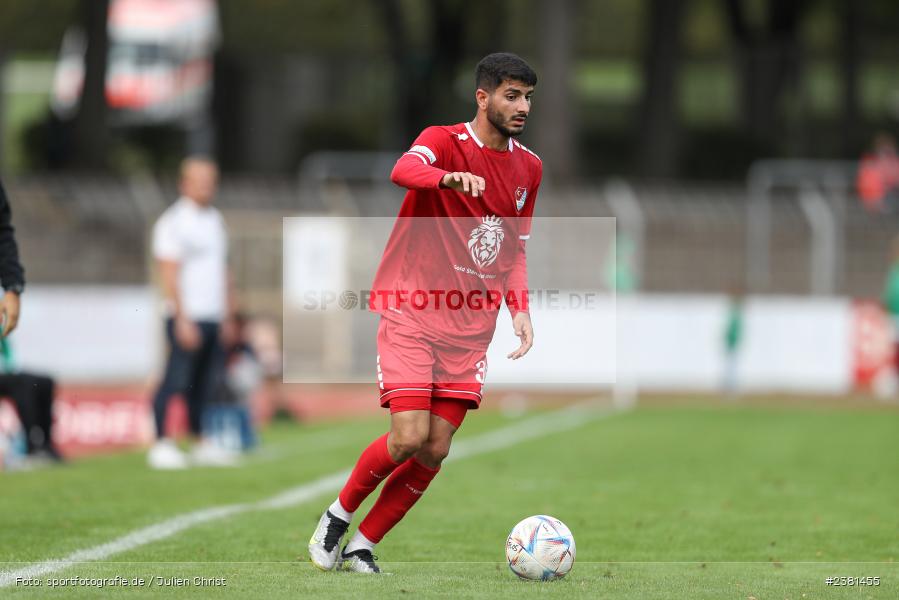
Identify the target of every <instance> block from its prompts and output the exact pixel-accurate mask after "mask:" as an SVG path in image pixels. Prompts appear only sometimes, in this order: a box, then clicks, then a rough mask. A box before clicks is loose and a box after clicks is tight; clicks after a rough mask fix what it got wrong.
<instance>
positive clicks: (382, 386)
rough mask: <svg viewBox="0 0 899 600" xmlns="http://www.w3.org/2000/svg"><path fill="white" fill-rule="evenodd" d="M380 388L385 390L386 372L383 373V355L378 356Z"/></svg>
mask: <svg viewBox="0 0 899 600" xmlns="http://www.w3.org/2000/svg"><path fill="white" fill-rule="evenodd" d="M378 387H379V388H381V390H383V389H384V372H383V371H381V355H380V354H379V355H378Z"/></svg>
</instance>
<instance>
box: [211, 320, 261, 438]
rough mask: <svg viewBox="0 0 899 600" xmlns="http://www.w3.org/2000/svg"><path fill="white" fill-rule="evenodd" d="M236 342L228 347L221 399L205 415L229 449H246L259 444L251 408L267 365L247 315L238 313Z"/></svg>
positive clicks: (217, 436)
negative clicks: (250, 336) (251, 334)
mask: <svg viewBox="0 0 899 600" xmlns="http://www.w3.org/2000/svg"><path fill="white" fill-rule="evenodd" d="M234 327H235V332H234V333H235V335H234V340H233V343H231V344H230V345H229V346H228V347H227V348H226V357H227V359H226V367H225V377H224V378H223V380H222V386H221V389H220V393H219V395H218V398H217V402H215V403H214V404H213V405H211V406H209V407H208V408H207V410H206V413H205V414H204V416H203V420H204V427H203V430H204V431H205V432H206V433H207V435H209V437H210V438H212V439H213V440H214V441H215V443H216V444H217V445H219V446H221V447H223V448H225V449H228V450H234V451H246V450H249V449H251V448H252V447H253V446H255V445H256V434H255V432H254V431H253V421H252V417H251V411H250V408H251V406H252V402H253V396H254V395H255V394H256V392H257V391H258V390H259V389H260V386H261V384H262V380H263V375H264V373H263V367H262V364H261V363H260V362H259V358H258V357H257V354H256V351H255V350H254V348H253V347H252V345H251V344H250V340H249V339H248V328H247V322H246V317H245V316H244V315H242V314H237V315H236V316H235V317H234Z"/></svg>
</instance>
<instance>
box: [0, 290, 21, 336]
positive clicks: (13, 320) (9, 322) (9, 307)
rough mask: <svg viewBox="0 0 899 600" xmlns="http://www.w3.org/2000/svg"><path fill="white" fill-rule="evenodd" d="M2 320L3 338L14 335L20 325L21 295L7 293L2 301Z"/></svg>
mask: <svg viewBox="0 0 899 600" xmlns="http://www.w3.org/2000/svg"><path fill="white" fill-rule="evenodd" d="M0 319H3V337H6V336H8V335H9V334H10V333H12V331H13V329H15V328H16V325H18V324H19V295H18V294H17V293H15V292H6V293H5V294H4V295H3V300H2V301H0Z"/></svg>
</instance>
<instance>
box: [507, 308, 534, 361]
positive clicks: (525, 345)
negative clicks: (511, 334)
mask: <svg viewBox="0 0 899 600" xmlns="http://www.w3.org/2000/svg"><path fill="white" fill-rule="evenodd" d="M512 327H513V328H514V329H515V335H517V336H518V338H519V339H520V340H521V345H520V346H519V347H518V350H516V351H515V352H512V353H511V354H509V356H508V357H507V358H511V359H512V360H517V359H519V358H521V357H522V356H524V355H525V354H527V353H528V350H530V349H531V346H533V345H534V326H533V325H531V315H529V314H528V313H526V312H520V313H518V314H517V315H515V316H514V317H512Z"/></svg>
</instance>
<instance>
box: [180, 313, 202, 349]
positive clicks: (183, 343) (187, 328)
mask: <svg viewBox="0 0 899 600" xmlns="http://www.w3.org/2000/svg"><path fill="white" fill-rule="evenodd" d="M175 341H176V342H178V346H180V347H181V348H182V349H183V350H187V351H188V352H192V351H194V350H196V349H197V348H199V347H200V342H201V341H202V340H201V336H200V328H199V327H197V324H196V323H194V322H193V321H191V320H190V319H188V318H187V317H177V318H176V319H175Z"/></svg>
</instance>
